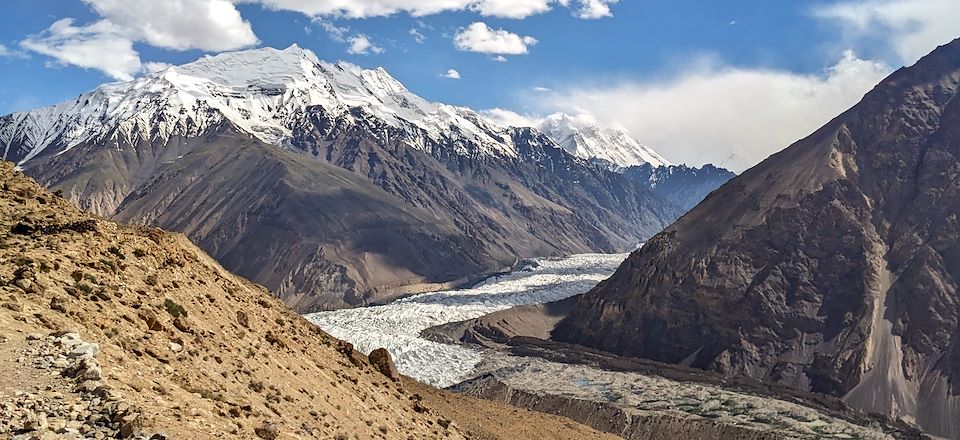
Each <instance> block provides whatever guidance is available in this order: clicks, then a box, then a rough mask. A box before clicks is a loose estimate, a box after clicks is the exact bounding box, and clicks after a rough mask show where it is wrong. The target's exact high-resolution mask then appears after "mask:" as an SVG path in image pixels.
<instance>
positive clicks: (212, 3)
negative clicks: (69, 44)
mask: <svg viewBox="0 0 960 440" xmlns="http://www.w3.org/2000/svg"><path fill="white" fill-rule="evenodd" d="M83 1H84V2H86V3H87V4H89V5H90V6H91V7H93V9H94V10H95V11H96V12H97V14H99V15H100V16H101V17H103V19H105V20H108V21H110V22H111V23H113V24H114V25H116V26H117V27H119V28H122V29H123V30H124V31H125V34H126V35H127V37H128V38H129V39H131V40H134V41H143V42H145V43H147V44H150V45H152V46H157V47H162V48H166V49H176V50H187V49H200V50H205V51H214V52H219V51H224V50H232V49H239V48H243V47H247V46H251V45H254V44H256V43H257V41H258V40H257V36H256V35H254V33H253V29H251V27H250V23H249V22H248V21H246V20H244V19H243V17H241V16H240V11H238V10H237V8H236V6H234V4H233V3H232V2H231V1H228V0H163V1H156V0H83Z"/></svg>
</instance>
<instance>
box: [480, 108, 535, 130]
mask: <svg viewBox="0 0 960 440" xmlns="http://www.w3.org/2000/svg"><path fill="white" fill-rule="evenodd" d="M480 113H483V114H484V115H485V116H486V117H488V118H490V119H492V120H493V122H496V123H497V124H500V125H502V126H505V127H536V126H537V125H540V121H541V118H538V117H536V116H532V115H521V114H520V113H517V112H515V111H512V110H507V109H503V108H491V109H487V110H482V111H481V112H480Z"/></svg>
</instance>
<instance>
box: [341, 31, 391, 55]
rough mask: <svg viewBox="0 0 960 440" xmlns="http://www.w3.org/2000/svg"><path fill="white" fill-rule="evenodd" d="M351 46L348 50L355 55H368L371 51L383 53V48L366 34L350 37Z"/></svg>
mask: <svg viewBox="0 0 960 440" xmlns="http://www.w3.org/2000/svg"><path fill="white" fill-rule="evenodd" d="M348 41H349V43H350V47H348V48H347V52H349V53H352V54H355V55H366V54H369V53H383V48H382V47H380V46H377V45H375V44H373V43H372V42H371V41H370V38H368V37H367V36H366V35H363V34H357V35H354V36H352V37H350V38H349V39H348Z"/></svg>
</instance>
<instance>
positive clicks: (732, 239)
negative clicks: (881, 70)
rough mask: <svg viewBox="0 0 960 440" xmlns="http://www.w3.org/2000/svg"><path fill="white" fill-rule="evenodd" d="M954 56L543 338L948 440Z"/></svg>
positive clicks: (722, 205)
mask: <svg viewBox="0 0 960 440" xmlns="http://www.w3.org/2000/svg"><path fill="white" fill-rule="evenodd" d="M958 87H960V41H954V42H952V43H950V44H948V45H946V46H943V47H940V48H938V49H937V50H936V51H934V52H933V53H932V54H930V55H928V56H927V57H925V58H923V59H922V60H920V61H919V62H918V63H917V64H916V65H914V66H912V67H910V68H904V69H901V70H899V71H897V72H895V73H894V74H892V75H891V76H890V77H888V78H887V79H885V80H884V81H883V82H882V83H881V84H880V85H878V86H877V87H876V88H875V89H874V90H872V91H871V92H870V93H868V94H867V95H866V96H865V97H864V99H863V100H862V101H861V102H860V103H859V104H858V105H856V106H855V107H853V108H852V109H850V110H848V111H847V112H845V113H843V114H842V115H840V116H839V117H837V118H836V119H834V120H833V121H831V122H830V123H828V124H827V125H826V126H824V127H823V128H821V129H820V130H818V131H817V132H815V133H813V134H812V135H811V136H809V137H808V138H806V139H803V140H801V141H799V142H797V143H796V144H794V145H792V146H790V147H789V148H787V149H786V150H784V151H782V152H780V153H778V154H776V155H774V156H771V157H770V158H769V159H767V160H766V161H764V162H763V163H761V164H760V165H758V166H756V167H754V168H752V169H750V170H748V171H747V172H745V173H744V174H743V175H741V176H739V177H737V178H735V179H733V180H732V181H730V182H729V183H728V184H726V185H725V186H723V187H721V188H720V189H719V190H717V191H715V192H714V193H713V194H711V195H710V196H709V197H707V199H706V200H704V202H703V203H701V204H700V205H699V206H697V207H696V208H694V209H693V210H692V211H690V212H689V213H688V214H686V215H685V216H683V217H682V218H681V219H680V220H678V221H677V222H676V223H674V224H673V225H672V226H670V227H669V228H667V229H666V230H665V231H664V232H662V233H660V234H658V235H657V236H656V237H654V238H653V239H652V240H650V241H649V242H648V243H647V244H646V245H645V246H644V247H643V248H642V249H641V250H639V251H637V252H636V253H635V254H634V255H632V256H631V257H630V258H629V259H628V260H627V261H626V262H625V263H624V264H623V266H621V267H620V269H619V270H618V271H617V273H616V274H615V275H614V276H613V277H611V278H610V279H609V280H607V281H605V282H603V283H601V284H600V285H599V286H598V287H597V288H596V289H594V290H593V291H591V292H590V293H588V294H586V295H585V296H584V297H583V298H582V299H581V300H580V301H579V303H578V304H577V305H576V307H575V308H574V310H573V312H572V313H571V315H570V316H569V317H568V318H567V319H566V320H565V321H563V322H562V323H561V324H560V326H559V327H558V329H557V330H556V331H555V333H554V336H555V337H556V338H558V339H561V340H565V341H570V342H576V343H580V344H584V345H589V346H594V347H598V348H601V349H604V350H608V351H612V352H616V353H620V354H626V355H632V356H639V357H646V358H651V359H656V360H661V361H667V362H673V363H682V364H685V365H692V366H695V367H700V368H707V369H713V370H717V371H721V372H723V373H725V374H729V375H737V374H744V375H749V376H753V377H757V378H763V379H768V380H773V381H777V382H781V383H786V384H790V385H793V386H796V387H799V388H802V389H808V390H812V391H817V392H824V393H830V394H833V395H837V396H844V397H845V399H846V400H847V401H848V403H850V404H852V405H854V406H857V407H860V408H863V409H866V410H871V411H879V412H884V413H888V414H891V415H895V416H898V417H902V418H904V419H906V420H913V421H916V422H917V423H918V424H919V425H920V426H921V427H923V428H924V429H925V430H928V431H929V432H931V433H934V434H938V435H943V436H948V437H960V423H958V420H960V364H958V361H960V356H958V350H960V349H958V347H960V326H958V322H960V295H958V291H957V284H958V280H960V233H958V231H960V228H958V226H960V225H958V218H957V216H958V212H960V160H958V158H960V101H958V100H956V99H955V97H956V95H957V91H958Z"/></svg>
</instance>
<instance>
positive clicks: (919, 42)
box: [813, 0, 960, 64]
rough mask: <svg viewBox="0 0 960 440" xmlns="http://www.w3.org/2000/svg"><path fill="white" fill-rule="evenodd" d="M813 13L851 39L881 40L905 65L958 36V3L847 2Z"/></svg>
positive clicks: (927, 0)
mask: <svg viewBox="0 0 960 440" xmlns="http://www.w3.org/2000/svg"><path fill="white" fill-rule="evenodd" d="M813 14H814V16H816V17H819V18H822V19H827V20H832V21H834V22H836V23H838V24H840V25H841V26H843V29H844V31H845V33H846V34H847V35H846V36H847V37H848V38H850V39H855V40H861V39H867V40H870V39H872V40H880V41H884V42H885V43H886V44H887V45H888V46H890V48H892V49H893V51H894V52H896V54H897V56H899V57H900V61H902V62H904V63H905V64H911V63H913V62H914V61H916V60H918V59H920V57H922V56H924V55H926V54H927V53H929V52H930V51H932V50H933V49H934V48H935V47H937V46H938V45H941V44H945V43H948V42H950V41H951V40H953V39H954V38H956V37H958V36H960V19H958V17H960V1H957V0H847V1H841V2H838V3H832V4H828V5H821V6H819V7H816V8H814V9H813Z"/></svg>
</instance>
